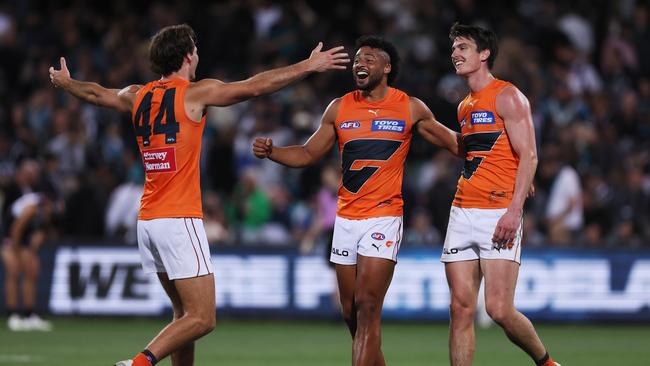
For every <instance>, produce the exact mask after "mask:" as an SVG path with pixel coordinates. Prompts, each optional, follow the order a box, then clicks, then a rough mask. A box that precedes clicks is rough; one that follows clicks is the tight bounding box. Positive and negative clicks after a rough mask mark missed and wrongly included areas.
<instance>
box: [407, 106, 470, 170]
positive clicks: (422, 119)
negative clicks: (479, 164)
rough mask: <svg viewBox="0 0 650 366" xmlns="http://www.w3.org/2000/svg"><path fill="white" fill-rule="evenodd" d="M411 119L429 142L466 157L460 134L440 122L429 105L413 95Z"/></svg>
mask: <svg viewBox="0 0 650 366" xmlns="http://www.w3.org/2000/svg"><path fill="white" fill-rule="evenodd" d="M410 106H411V119H412V120H413V121H415V129H416V130H417V131H418V133H419V134H420V135H421V136H422V137H423V138H424V139H425V140H427V141H428V142H430V143H432V144H434V145H437V146H440V147H443V148H445V149H447V150H449V151H450V152H451V153H452V154H454V155H456V156H458V157H461V158H464V157H465V152H464V151H463V149H462V144H461V143H460V138H461V137H460V136H461V135H460V134H459V133H458V132H455V131H452V130H451V129H449V128H447V127H446V126H445V125H443V124H442V123H440V122H438V121H437V120H436V118H435V117H434V116H433V113H431V110H430V109H429V107H427V105H426V104H424V102H422V101H421V100H419V99H418V98H414V97H411V103H410Z"/></svg>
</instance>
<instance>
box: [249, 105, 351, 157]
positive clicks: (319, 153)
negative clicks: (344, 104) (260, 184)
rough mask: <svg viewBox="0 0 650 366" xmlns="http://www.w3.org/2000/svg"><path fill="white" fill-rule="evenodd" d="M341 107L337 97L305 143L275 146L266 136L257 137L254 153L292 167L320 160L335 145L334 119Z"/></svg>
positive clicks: (254, 143)
mask: <svg viewBox="0 0 650 366" xmlns="http://www.w3.org/2000/svg"><path fill="white" fill-rule="evenodd" d="M338 109H339V99H335V100H334V101H332V103H330V105H329V106H328V107H327V109H326V110H325V113H324V114H323V118H322V120H321V124H320V127H318V130H316V132H314V134H313V135H311V137H310V138H309V140H307V142H305V143H304V144H303V145H294V146H287V147H277V146H273V141H272V140H271V139H270V138H266V137H257V138H256V139H255V141H254V142H253V154H255V156H257V157H258V158H260V159H264V158H269V159H271V160H273V161H275V162H276V163H280V164H283V165H286V166H289V167H292V168H303V167H306V166H309V165H312V164H314V163H315V162H317V161H318V160H320V159H321V158H322V157H323V156H324V155H325V154H326V153H327V152H328V151H329V150H330V149H331V148H332V145H334V141H336V130H335V128H334V121H335V120H336V115H337V114H338Z"/></svg>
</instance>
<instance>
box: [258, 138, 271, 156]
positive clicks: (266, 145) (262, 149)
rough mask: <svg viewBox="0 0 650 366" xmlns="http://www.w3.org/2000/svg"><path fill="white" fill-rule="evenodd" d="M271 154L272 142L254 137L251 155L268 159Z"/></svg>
mask: <svg viewBox="0 0 650 366" xmlns="http://www.w3.org/2000/svg"><path fill="white" fill-rule="evenodd" d="M272 152H273V140H271V139H270V138H268V137H256V138H255V141H253V154H255V156H256V157H258V158H260V159H265V158H268V157H269V156H270V155H271V153H272Z"/></svg>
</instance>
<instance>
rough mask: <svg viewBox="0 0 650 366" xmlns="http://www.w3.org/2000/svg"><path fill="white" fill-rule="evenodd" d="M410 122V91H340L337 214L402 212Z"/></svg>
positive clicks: (355, 215) (360, 216) (360, 215)
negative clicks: (374, 98) (370, 96)
mask: <svg viewBox="0 0 650 366" xmlns="http://www.w3.org/2000/svg"><path fill="white" fill-rule="evenodd" d="M411 127H412V122H411V115H410V109H409V96H408V95H407V94H406V93H404V92H402V91H400V90H397V89H394V88H389V89H388V93H387V94H386V97H385V98H384V99H383V100H381V101H378V102H370V101H368V100H366V99H364V98H363V96H362V95H361V92H360V91H358V90H357V91H354V92H350V93H348V94H346V95H344V96H343V97H341V101H340V104H339V111H338V115H337V117H336V126H335V128H336V134H337V136H338V142H339V151H340V153H341V165H342V170H343V176H342V179H341V186H340V187H339V192H338V196H339V200H338V210H337V215H338V216H341V217H344V218H347V219H357V220H358V219H367V218H371V217H382V216H402V214H403V206H404V201H403V200H402V178H403V175H404V160H405V159H406V155H407V154H408V150H409V147H410V144H411V136H412V135H411Z"/></svg>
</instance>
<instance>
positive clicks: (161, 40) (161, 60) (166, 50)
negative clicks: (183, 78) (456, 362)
mask: <svg viewBox="0 0 650 366" xmlns="http://www.w3.org/2000/svg"><path fill="white" fill-rule="evenodd" d="M194 46H196V34H195V33H194V30H193V29H192V27H190V26H189V25H187V24H180V25H171V26H168V27H165V28H163V29H161V30H160V31H159V32H158V33H156V35H154V36H153V37H152V38H151V43H150V44H149V62H150V63H151V71H153V72H154V73H156V74H159V75H163V76H165V75H169V74H171V73H173V72H175V71H178V70H179V69H180V68H181V66H182V65H183V58H184V57H185V55H187V54H188V53H189V54H192V53H193V52H194Z"/></svg>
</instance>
